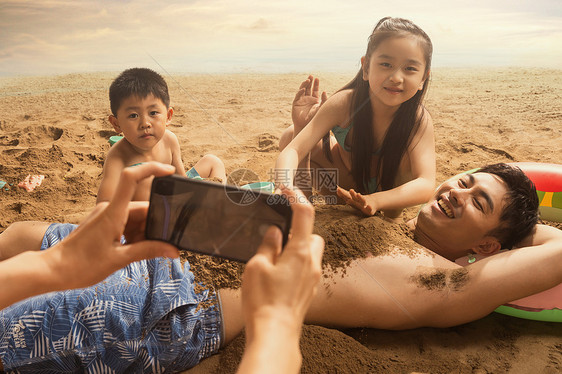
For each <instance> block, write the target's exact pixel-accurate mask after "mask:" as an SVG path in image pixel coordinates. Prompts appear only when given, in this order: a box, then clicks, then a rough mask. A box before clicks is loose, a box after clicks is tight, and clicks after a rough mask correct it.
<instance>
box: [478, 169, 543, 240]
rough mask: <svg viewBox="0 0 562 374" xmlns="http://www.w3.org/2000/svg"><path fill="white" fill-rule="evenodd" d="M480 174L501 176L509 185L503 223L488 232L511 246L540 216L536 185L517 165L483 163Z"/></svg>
mask: <svg viewBox="0 0 562 374" xmlns="http://www.w3.org/2000/svg"><path fill="white" fill-rule="evenodd" d="M477 172H478V173H489V174H493V175H496V176H498V177H499V178H500V179H502V180H503V181H504V182H505V184H506V186H507V195H506V196H505V198H504V199H505V202H506V205H505V207H504V209H503V212H502V214H501V216H500V225H499V227H496V228H495V229H493V230H492V231H490V232H489V233H488V234H489V235H490V236H493V237H495V238H496V239H498V240H499V241H500V243H501V244H502V248H506V249H511V248H512V247H513V246H514V245H515V244H517V243H518V242H519V241H521V240H522V239H523V238H525V237H526V236H527V235H529V234H530V233H531V231H532V230H533V228H534V227H535V225H536V224H537V222H538V219H539V198H538V196H537V190H536V188H535V184H534V183H533V182H532V181H531V180H530V179H529V178H528V177H527V176H526V175H525V173H523V171H522V170H521V169H520V168H518V167H517V166H513V165H508V164H505V163H499V164H493V165H488V166H484V167H483V168H481V169H479V170H478V171H477Z"/></svg>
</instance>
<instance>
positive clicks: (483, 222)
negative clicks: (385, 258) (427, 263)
mask: <svg viewBox="0 0 562 374" xmlns="http://www.w3.org/2000/svg"><path fill="white" fill-rule="evenodd" d="M506 194H507V187H506V185H505V183H504V182H503V181H502V180H501V179H500V178H499V177H497V176H495V175H493V174H488V173H474V174H465V175H462V176H460V177H459V178H458V179H455V180H451V181H447V182H445V183H443V184H442V185H441V186H440V187H439V189H438V190H437V192H436V194H435V196H434V197H433V199H432V200H431V201H430V202H429V203H428V204H426V205H425V206H424V207H423V208H422V209H421V211H420V213H419V215H418V218H417V223H416V233H417V235H418V236H419V235H422V236H423V237H425V238H427V239H429V240H430V241H431V242H433V243H434V245H433V248H431V249H432V250H434V251H435V252H437V253H438V254H440V255H442V256H444V257H446V258H449V259H452V260H454V259H456V258H458V257H461V256H463V255H466V254H467V252H469V251H470V250H475V249H474V248H475V247H478V246H479V245H482V243H483V242H485V241H487V240H492V239H494V238H490V237H489V236H488V233H489V232H490V231H491V230H493V229H495V228H496V227H498V225H499V224H500V216H501V213H502V211H503V209H504V206H505V200H504V197H505V196H506ZM498 244H499V243H498Z"/></svg>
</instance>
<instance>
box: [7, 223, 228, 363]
mask: <svg viewBox="0 0 562 374" xmlns="http://www.w3.org/2000/svg"><path fill="white" fill-rule="evenodd" d="M74 228H75V226H73V225H72V226H71V225H67V224H57V225H55V226H53V225H51V226H50V227H49V229H48V230H47V232H46V234H45V238H44V244H45V245H46V246H50V245H53V244H54V243H56V242H58V241H60V240H61V239H62V238H63V237H64V236H66V235H68V233H69V232H70V231H72V229H74ZM195 286H196V284H195V282H194V279H193V274H192V273H191V272H190V271H189V263H187V262H186V263H185V264H184V265H182V264H181V263H180V262H179V260H169V259H164V258H157V259H154V260H148V261H139V262H135V263H133V264H130V265H129V266H127V267H125V268H123V269H121V270H119V271H117V272H115V273H114V274H112V275H111V276H109V277H108V278H106V279H105V280H104V281H103V282H101V283H98V284H97V285H95V286H93V287H88V288H84V289H77V290H70V291H64V292H52V293H48V294H44V295H40V296H36V297H32V298H30V299H27V300H24V301H22V302H19V303H17V304H14V305H12V306H10V307H8V308H6V309H4V310H1V311H0V356H1V358H2V362H3V364H4V370H5V371H6V372H19V373H43V372H44V373H47V372H49V373H52V372H92V373H94V372H95V373H98V372H99V373H102V372H103V373H105V372H108V373H110V372H124V371H127V372H135V373H143V372H144V373H164V372H166V373H168V372H177V371H181V370H185V369H188V368H190V367H192V366H194V365H196V364H197V363H198V362H199V361H200V360H201V359H203V358H205V357H207V356H210V355H212V354H214V353H216V352H217V351H218V349H219V347H220V343H221V332H222V320H221V314H220V306H219V301H218V296H217V294H216V293H215V292H214V291H213V290H209V289H205V287H199V288H203V290H198V291H197V292H196V291H195Z"/></svg>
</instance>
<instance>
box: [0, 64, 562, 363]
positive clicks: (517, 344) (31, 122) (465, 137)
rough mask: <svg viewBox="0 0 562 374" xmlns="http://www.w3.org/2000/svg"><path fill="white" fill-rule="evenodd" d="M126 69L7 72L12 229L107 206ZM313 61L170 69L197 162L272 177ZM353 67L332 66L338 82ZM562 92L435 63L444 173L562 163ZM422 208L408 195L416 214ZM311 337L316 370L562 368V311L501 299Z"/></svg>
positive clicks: (318, 330) (545, 80) (553, 76)
mask: <svg viewBox="0 0 562 374" xmlns="http://www.w3.org/2000/svg"><path fill="white" fill-rule="evenodd" d="M117 74H118V72H115V73H98V74H72V75H63V76H48V77H16V78H5V77H0V112H1V113H2V116H1V117H0V180H2V181H5V182H7V186H6V187H8V188H5V189H3V190H0V211H1V212H2V215H1V216H0V232H1V231H3V230H4V229H6V227H8V226H9V225H10V224H11V223H12V222H16V221H24V220H40V221H50V222H72V223H79V222H80V221H81V220H82V219H83V218H84V217H85V216H86V215H87V213H88V212H89V211H90V210H91V209H92V208H93V207H94V205H95V200H96V193H97V189H98V186H99V182H100V179H101V172H102V166H103V162H104V158H105V155H106V154H107V151H108V150H109V147H110V145H109V143H108V139H109V137H110V136H112V135H116V133H115V132H114V131H113V129H112V127H111V125H110V124H109V122H108V120H107V117H108V115H109V114H110V110H109V100H108V88H109V85H110V83H111V81H112V80H113V78H115V77H116V75H117ZM307 74H308V72H305V73H302V74H283V75H273V74H271V75H268V74H265V75H259V74H251V75H250V74H247V75H246V74H232V75H189V76H176V75H172V76H164V77H165V79H166V80H167V82H168V85H169V88H170V97H171V105H172V106H173V108H174V117H173V120H172V124H171V126H170V130H171V131H173V132H174V133H175V134H176V135H177V137H178V139H179V141H180V145H181V147H182V158H183V162H184V164H185V166H186V169H188V168H189V167H190V166H192V165H193V164H194V163H195V162H196V161H197V160H198V159H199V158H200V157H201V156H203V155H204V154H206V153H213V154H215V155H217V156H219V157H220V158H221V159H222V160H223V161H224V163H225V165H226V170H227V174H231V173H234V172H235V171H236V170H238V169H250V170H252V171H254V172H255V173H256V174H257V175H258V177H259V179H260V180H262V181H266V180H270V179H271V173H270V169H271V168H272V167H273V164H274V162H275V158H276V157H277V155H278V147H277V142H278V139H279V136H280V135H281V133H282V131H283V130H284V129H285V128H286V127H288V126H289V125H290V123H291V102H292V99H293V96H294V94H295V92H296V89H297V88H298V86H299V84H300V82H301V81H302V80H303V79H305V78H306V76H307ZM353 75H354V72H350V73H349V74H333V73H319V74H318V76H319V77H320V79H321V89H322V90H326V91H327V92H328V94H331V93H333V92H335V91H336V90H337V89H338V88H340V87H341V86H342V85H343V84H345V83H346V82H347V81H348V80H350V79H351V78H352V77H353ZM561 92H562V71H560V70H546V69H521V68H501V69H500V68H498V69H490V68H487V69H483V70H479V69H444V68H443V69H435V71H434V72H433V73H432V79H431V84H430V87H429V92H428V95H427V97H426V100H425V105H426V107H427V109H428V110H429V112H430V113H431V115H432V117H433V121H434V126H435V137H436V151H437V182H438V183H439V182H442V181H444V180H446V179H447V178H448V177H450V176H453V175H455V174H457V173H459V172H462V171H465V170H468V169H472V168H475V167H478V166H482V165H484V164H487V163H495V162H523V161H533V162H547V163H562V93H561ZM29 174H32V175H33V174H42V175H45V180H44V181H43V183H42V185H41V186H40V187H38V188H37V189H36V190H34V191H32V192H27V191H25V190H23V189H21V188H18V187H17V184H18V182H20V181H22V180H23V179H24V178H25V177H26V176H27V175H29ZM416 212H417V208H416V207H414V208H410V209H408V210H407V211H406V212H405V214H404V219H407V218H411V217H413V216H414V215H415V214H416ZM334 214H336V215H337V216H338V218H339V219H341V221H342V222H344V223H346V224H348V225H350V227H351V226H354V225H357V224H365V225H366V224H369V222H371V221H374V220H380V218H378V217H368V218H363V217H360V216H358V215H357V214H355V213H354V212H353V211H352V210H351V209H350V208H348V207H345V206H338V207H333V208H330V209H319V210H318V212H317V216H318V222H317V231H318V232H322V231H323V229H327V225H329V221H330V220H329V219H328V218H329V217H330V215H334ZM379 227H385V228H386V227H387V226H379ZM388 227H389V228H387V229H388V230H392V228H391V227H390V226H388ZM559 227H560V226H559ZM357 239H358V240H359V238H357ZM364 240H369V237H367V238H364ZM197 259H198V257H191V258H190V263H191V265H192V267H194V268H196V267H197V266H204V265H205V262H204V261H203V260H201V263H202V264H203V265H201V263H197V262H195V263H194V261H197ZM240 270H241V268H240V267H239V266H236V265H232V266H226V267H224V268H223V271H224V272H227V273H228V272H230V273H229V274H230V277H228V276H227V277H226V278H225V279H226V280H225V283H226V284H231V285H234V286H236V285H237V279H238V276H239V272H240ZM227 275H228V274H227ZM229 282H230V283H229ZM243 346H244V340H243V336H241V337H239V338H238V339H236V340H235V341H234V342H233V343H231V344H230V345H228V346H227V347H225V348H224V349H223V350H222V351H221V352H220V354H218V355H215V356H213V357H211V358H209V359H207V360H205V361H203V362H202V363H201V364H200V366H198V367H196V368H194V369H191V370H189V371H187V373H233V372H235V370H236V366H237V363H238V362H239V360H240V356H241V353H242V350H243ZM301 347H302V351H303V367H302V372H303V373H409V372H422V373H479V374H480V373H531V372H533V373H558V372H561V371H562V324H560V323H558V324H557V323H545V322H536V321H529V320H522V319H517V318H513V317H508V316H504V315H500V314H497V313H493V314H491V315H489V316H488V317H486V318H483V319H481V320H479V321H476V322H472V323H468V324H465V325H462V326H457V327H454V328H447V329H434V328H423V329H416V330H410V331H400V332H396V331H383V330H375V329H363V328H360V329H351V330H336V329H328V328H324V327H318V326H305V328H304V330H303V337H302V340H301Z"/></svg>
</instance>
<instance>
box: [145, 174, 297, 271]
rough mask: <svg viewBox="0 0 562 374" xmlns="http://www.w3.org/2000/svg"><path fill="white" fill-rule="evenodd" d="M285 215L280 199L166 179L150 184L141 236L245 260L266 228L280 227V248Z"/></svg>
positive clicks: (283, 200)
mask: <svg viewBox="0 0 562 374" xmlns="http://www.w3.org/2000/svg"><path fill="white" fill-rule="evenodd" d="M291 217H292V211H291V207H290V206H289V202H288V200H287V198H285V196H283V195H279V194H271V193H267V192H258V191H252V190H249V189H243V188H238V187H235V186H229V185H222V184H219V183H214V182H207V181H203V180H195V179H189V178H184V177H181V176H178V175H170V176H165V177H156V178H154V180H153V182H152V189H151V192H150V205H149V208H148V216H147V220H146V232H145V236H146V238H147V239H151V240H162V241H165V242H168V243H171V244H173V245H175V246H176V247H177V248H179V249H180V250H188V251H192V252H197V253H202V254H206V255H211V256H219V257H224V258H227V259H230V260H236V261H240V262H247V261H248V260H249V259H250V258H251V257H252V256H253V255H254V254H255V253H256V251H257V249H258V246H259V245H260V244H261V242H262V239H263V236H264V234H265V232H266V231H267V229H268V228H269V227H270V226H271V225H275V226H277V227H279V229H281V232H282V234H283V246H285V243H286V242H287V240H288V237H289V229H290V228H291Z"/></svg>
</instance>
